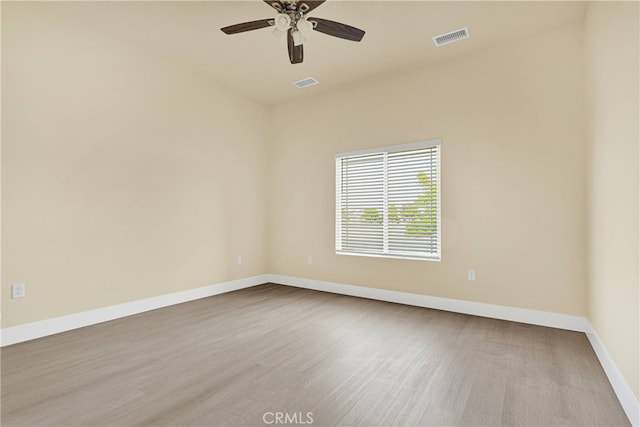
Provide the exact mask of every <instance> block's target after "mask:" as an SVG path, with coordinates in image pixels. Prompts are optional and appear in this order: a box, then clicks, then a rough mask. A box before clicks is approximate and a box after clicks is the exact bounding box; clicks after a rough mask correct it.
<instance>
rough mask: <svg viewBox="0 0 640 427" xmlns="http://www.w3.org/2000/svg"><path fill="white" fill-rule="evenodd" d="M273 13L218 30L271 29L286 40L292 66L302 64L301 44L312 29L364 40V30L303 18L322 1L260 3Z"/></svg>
mask: <svg viewBox="0 0 640 427" xmlns="http://www.w3.org/2000/svg"><path fill="white" fill-rule="evenodd" d="M263 1H264V2H265V3H267V4H268V5H269V6H271V7H272V8H274V9H275V10H276V16H275V18H272V19H259V20H257V21H250V22H243V23H242V24H236V25H230V26H228V27H224V28H221V30H222V32H223V33H225V34H237V33H244V32H245V31H251V30H258V29H260V28H266V27H274V28H275V29H274V33H275V34H276V35H280V36H282V37H283V38H284V36H285V35H286V38H287V48H288V50H289V61H291V63H292V64H299V63H301V62H302V59H303V57H302V43H303V42H304V41H305V38H304V35H305V34H308V33H309V32H311V30H316V31H319V32H321V33H324V34H328V35H330V36H334V37H339V38H341V39H345V40H351V41H354V42H359V41H360V40H362V37H364V31H362V30H360V29H358V28H355V27H352V26H350V25H346V24H341V23H339V22H335V21H329V20H328V19H322V18H312V17H307V14H308V13H309V12H311V11H313V10H314V9H315V8H317V7H318V6H320V5H321V4H322V3H324V2H325V1H326V0H263Z"/></svg>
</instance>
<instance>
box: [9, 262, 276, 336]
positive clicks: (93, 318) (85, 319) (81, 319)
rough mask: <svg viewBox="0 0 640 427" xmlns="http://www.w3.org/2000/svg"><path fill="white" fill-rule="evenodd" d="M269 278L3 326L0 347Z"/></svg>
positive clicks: (218, 292)
mask: <svg viewBox="0 0 640 427" xmlns="http://www.w3.org/2000/svg"><path fill="white" fill-rule="evenodd" d="M266 282H268V279H267V275H261V276H253V277H247V278H245V279H239V280H232V281H230V282H223V283H218V284H215V285H210V286H204V287H201V288H195V289H189V290H187V291H181V292H175V293H172V294H166V295H160V296H157V297H152V298H146V299H141V300H137V301H132V302H127V303H124V304H117V305H112V306H109V307H103V308H98V309H95V310H89V311H83V312H81V313H75V314H70V315H67V316H61V317H55V318H53V319H47V320H41V321H38V322H32V323H25V324H23V325H18V326H12V327H9V328H3V329H2V330H0V347H4V346H7V345H11V344H16V343H19V342H23V341H29V340H33V339H36V338H41V337H45V336H48V335H53V334H58V333H60V332H65V331H69V330H71V329H77V328H82V327H85V326H89V325H95V324H96V323H102V322H106V321H109V320H113V319H119V318H121V317H126V316H131V315H133V314H138V313H143V312H145V311H149V310H155V309H157V308H162V307H167V306H170V305H174V304H180V303H183V302H187V301H193V300H196V299H200V298H206V297H210V296H213V295H218V294H223V293H226V292H231V291H235V290H238V289H244V288H249V287H252V286H256V285H261V284H263V283H266Z"/></svg>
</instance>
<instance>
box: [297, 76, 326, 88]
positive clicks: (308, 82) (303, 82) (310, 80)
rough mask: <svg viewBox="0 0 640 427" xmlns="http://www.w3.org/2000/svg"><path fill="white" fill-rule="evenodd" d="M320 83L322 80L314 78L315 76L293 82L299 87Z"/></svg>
mask: <svg viewBox="0 0 640 427" xmlns="http://www.w3.org/2000/svg"><path fill="white" fill-rule="evenodd" d="M318 83H320V82H319V81H317V80H316V79H314V78H313V77H307V78H306V79H302V80H298V81H297V82H293V84H294V85H296V87H297V88H299V89H302V88H303V87H307V86H313V85H317V84H318Z"/></svg>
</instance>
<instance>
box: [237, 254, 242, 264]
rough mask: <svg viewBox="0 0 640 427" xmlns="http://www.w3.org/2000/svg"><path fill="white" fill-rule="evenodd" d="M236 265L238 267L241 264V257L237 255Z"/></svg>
mask: <svg viewBox="0 0 640 427" xmlns="http://www.w3.org/2000/svg"><path fill="white" fill-rule="evenodd" d="M236 263H237V264H238V265H240V264H242V255H238V256H237V257H236Z"/></svg>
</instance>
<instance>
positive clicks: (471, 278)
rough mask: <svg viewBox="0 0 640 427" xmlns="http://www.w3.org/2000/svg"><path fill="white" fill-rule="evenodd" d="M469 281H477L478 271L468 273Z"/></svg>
mask: <svg viewBox="0 0 640 427" xmlns="http://www.w3.org/2000/svg"><path fill="white" fill-rule="evenodd" d="M467 280H476V271H475V270H469V271H467Z"/></svg>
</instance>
